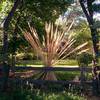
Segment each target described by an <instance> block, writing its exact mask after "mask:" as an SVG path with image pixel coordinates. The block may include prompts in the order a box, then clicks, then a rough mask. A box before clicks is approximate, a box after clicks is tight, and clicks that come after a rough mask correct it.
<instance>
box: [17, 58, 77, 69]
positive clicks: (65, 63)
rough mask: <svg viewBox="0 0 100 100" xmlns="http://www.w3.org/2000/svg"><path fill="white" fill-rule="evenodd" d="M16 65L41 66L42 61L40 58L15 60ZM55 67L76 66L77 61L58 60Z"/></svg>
mask: <svg viewBox="0 0 100 100" xmlns="http://www.w3.org/2000/svg"><path fill="white" fill-rule="evenodd" d="M16 65H19V66H33V67H34V66H35V67H43V63H42V61H40V60H20V61H17V63H16ZM54 66H55V67H56V66H57V67H63V66H78V63H77V61H76V60H69V59H66V60H59V61H58V62H57V64H56V65H54Z"/></svg>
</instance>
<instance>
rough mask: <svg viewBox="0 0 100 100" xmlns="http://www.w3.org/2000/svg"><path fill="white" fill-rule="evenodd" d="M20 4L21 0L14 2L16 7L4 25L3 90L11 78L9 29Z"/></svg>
mask: <svg viewBox="0 0 100 100" xmlns="http://www.w3.org/2000/svg"><path fill="white" fill-rule="evenodd" d="M19 4H20V0H16V1H15V2H14V5H13V7H12V9H11V11H10V12H9V14H8V16H7V17H6V19H5V22H4V25H3V84H2V85H3V86H2V88H3V90H6V86H7V83H8V76H9V66H8V51H7V50H8V29H9V24H10V21H11V19H12V17H13V15H14V12H15V11H16V9H17V7H18V5H19Z"/></svg>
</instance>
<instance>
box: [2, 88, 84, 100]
mask: <svg viewBox="0 0 100 100" xmlns="http://www.w3.org/2000/svg"><path fill="white" fill-rule="evenodd" d="M58 99H60V100H86V98H85V97H83V96H79V95H77V94H73V93H70V92H66V91H62V92H45V91H41V90H39V89H35V90H33V91H31V90H29V89H27V90H26V89H16V90H14V91H13V92H9V93H0V100H58Z"/></svg>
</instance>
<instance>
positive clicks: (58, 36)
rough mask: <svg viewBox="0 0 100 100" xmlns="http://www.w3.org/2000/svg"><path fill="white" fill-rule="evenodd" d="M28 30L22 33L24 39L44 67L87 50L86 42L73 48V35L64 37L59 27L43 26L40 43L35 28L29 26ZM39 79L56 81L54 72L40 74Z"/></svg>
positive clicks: (52, 25)
mask: <svg viewBox="0 0 100 100" xmlns="http://www.w3.org/2000/svg"><path fill="white" fill-rule="evenodd" d="M69 27H70V26H69ZM29 29H30V31H27V30H25V31H23V32H24V36H25V39H26V40H27V41H28V42H29V43H30V45H31V46H32V48H33V49H34V50H35V51H36V52H37V53H38V55H39V56H40V58H41V60H42V61H43V64H44V67H53V66H54V65H55V64H56V63H57V62H58V60H59V59H65V58H66V57H68V56H69V55H71V54H73V53H75V52H78V53H79V52H82V51H84V50H85V51H86V50H88V49H86V48H84V47H85V46H87V44H88V43H87V42H86V43H84V44H81V45H79V46H77V47H74V43H75V41H76V40H75V38H74V37H73V34H67V35H65V32H64V31H61V30H59V27H58V26H54V24H53V23H51V22H50V23H46V24H45V31H46V34H45V35H44V36H43V42H42V43H41V41H40V39H39V36H38V33H37V32H36V30H35V28H33V27H31V26H30V24H29ZM83 48H84V49H83ZM41 79H45V80H57V78H56V76H55V74H54V72H43V73H42V74H41Z"/></svg>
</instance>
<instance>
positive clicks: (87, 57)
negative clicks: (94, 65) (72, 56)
mask: <svg viewBox="0 0 100 100" xmlns="http://www.w3.org/2000/svg"><path fill="white" fill-rule="evenodd" d="M92 59H93V56H92V55H91V54H89V53H85V52H84V53H82V54H80V55H78V56H77V60H78V63H79V65H80V64H84V65H88V64H89V63H91V62H92Z"/></svg>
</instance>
